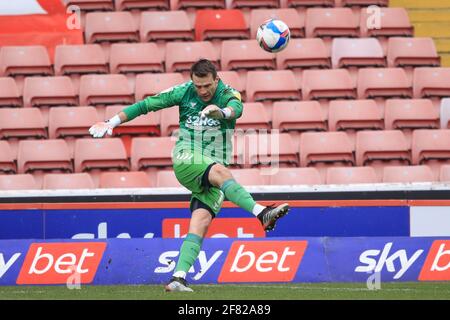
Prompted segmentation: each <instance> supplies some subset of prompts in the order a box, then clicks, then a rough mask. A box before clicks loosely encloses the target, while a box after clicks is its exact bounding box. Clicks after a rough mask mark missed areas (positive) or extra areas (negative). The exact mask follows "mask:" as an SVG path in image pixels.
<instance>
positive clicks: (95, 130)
mask: <svg viewBox="0 0 450 320" xmlns="http://www.w3.org/2000/svg"><path fill="white" fill-rule="evenodd" d="M120 122H121V121H120V118H119V116H118V115H115V116H114V117H112V118H111V119H109V120H108V121H105V122H97V123H96V124H94V125H93V126H92V127H90V128H89V133H90V134H91V136H92V137H94V138H103V137H104V136H105V135H106V134H108V135H110V136H111V135H112V133H113V129H114V128H115V127H117V126H118V125H119V124H120Z"/></svg>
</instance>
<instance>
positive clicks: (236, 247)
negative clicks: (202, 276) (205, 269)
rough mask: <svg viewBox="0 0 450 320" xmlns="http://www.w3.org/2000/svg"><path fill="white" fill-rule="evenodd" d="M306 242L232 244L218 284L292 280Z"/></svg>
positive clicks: (245, 242)
mask: <svg viewBox="0 0 450 320" xmlns="http://www.w3.org/2000/svg"><path fill="white" fill-rule="evenodd" d="M307 245H308V242H307V241H304V240H302V241H235V242H233V244H232V246H231V249H230V251H229V253H228V256H227V258H226V261H225V263H224V265H223V267H222V270H221V272H220V275H219V278H218V282H287V281H292V280H293V279H294V277H295V275H296V273H297V270H298V268H299V266H300V263H301V261H302V258H303V255H304V253H305V250H306V247H307Z"/></svg>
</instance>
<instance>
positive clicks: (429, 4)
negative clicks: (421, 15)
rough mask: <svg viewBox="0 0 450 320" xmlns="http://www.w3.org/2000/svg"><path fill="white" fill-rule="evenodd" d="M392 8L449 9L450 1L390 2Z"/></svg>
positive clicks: (413, 0)
mask: <svg viewBox="0 0 450 320" xmlns="http://www.w3.org/2000/svg"><path fill="white" fill-rule="evenodd" d="M389 6H390V7H403V8H407V9H430V8H435V9H437V8H449V9H450V0H390V1H389Z"/></svg>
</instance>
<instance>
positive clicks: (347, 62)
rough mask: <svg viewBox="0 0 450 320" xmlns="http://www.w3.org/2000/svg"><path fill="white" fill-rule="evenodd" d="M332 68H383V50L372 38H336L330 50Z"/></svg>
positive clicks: (384, 63)
mask: <svg viewBox="0 0 450 320" xmlns="http://www.w3.org/2000/svg"><path fill="white" fill-rule="evenodd" d="M331 61H332V63H333V68H335V69H337V68H348V67H385V66H386V59H385V58H384V53H383V48H382V47H381V45H380V43H379V42H378V40H377V39H374V38H361V39H349V38H336V39H333V43H332V49H331Z"/></svg>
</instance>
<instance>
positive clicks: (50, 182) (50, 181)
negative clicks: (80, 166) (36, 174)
mask: <svg viewBox="0 0 450 320" xmlns="http://www.w3.org/2000/svg"><path fill="white" fill-rule="evenodd" d="M42 189H56V190H60V189H95V184H94V181H93V180H92V178H91V176H90V175H89V174H88V173H49V174H46V175H44V178H43V181H42Z"/></svg>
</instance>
